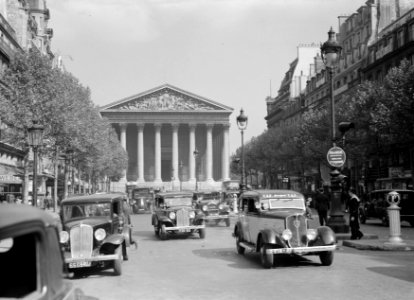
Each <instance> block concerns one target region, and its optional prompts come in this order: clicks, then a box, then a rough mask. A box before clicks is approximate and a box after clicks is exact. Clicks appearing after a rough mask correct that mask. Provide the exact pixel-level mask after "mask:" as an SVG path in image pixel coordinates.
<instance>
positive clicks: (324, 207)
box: [315, 188, 329, 226]
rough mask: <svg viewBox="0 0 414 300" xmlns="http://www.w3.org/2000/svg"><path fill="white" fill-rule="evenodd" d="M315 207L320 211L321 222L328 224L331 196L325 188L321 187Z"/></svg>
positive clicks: (321, 223)
mask: <svg viewBox="0 0 414 300" xmlns="http://www.w3.org/2000/svg"><path fill="white" fill-rule="evenodd" d="M315 208H316V210H317V211H318V216H319V224H320V225H321V226H323V225H326V224H327V223H328V210H329V198H328V196H327V195H326V194H325V191H324V189H323V188H320V189H319V192H318V194H317V195H316V198H315Z"/></svg>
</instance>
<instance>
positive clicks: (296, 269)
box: [73, 215, 414, 300]
mask: <svg viewBox="0 0 414 300" xmlns="http://www.w3.org/2000/svg"><path fill="white" fill-rule="evenodd" d="M313 221H314V222H317V220H313ZM132 222H133V224H134V232H133V235H134V237H135V238H136V239H137V240H138V243H139V248H138V250H134V249H131V250H130V260H129V261H126V262H124V264H123V271H124V272H123V274H122V276H113V275H112V271H109V270H108V271H103V272H98V273H96V274H88V273H86V274H85V277H84V278H76V279H73V282H74V283H75V284H76V285H77V286H79V287H81V288H82V289H83V290H84V292H85V293H86V294H88V295H92V296H96V297H99V298H100V299H103V300H112V299H123V300H127V299H275V298H279V299H303V298H306V299H307V300H309V299H339V300H341V299H346V300H349V299H355V300H358V299H363V300H367V299H380V300H382V299H392V300H395V299H414V259H413V258H414V252H388V251H361V250H357V249H354V248H349V247H340V248H339V250H337V251H336V254H335V260H334V263H333V265H332V266H330V267H324V266H321V265H320V262H319V258H317V257H307V258H300V257H299V258H298V257H296V258H290V257H283V258H281V259H280V260H279V262H278V265H277V267H276V268H273V269H270V270H265V269H263V268H262V267H261V264H260V258H259V256H258V255H257V254H251V253H249V254H246V255H245V256H240V255H238V254H237V253H236V251H235V242H234V239H233V238H232V237H231V229H232V227H230V228H228V227H225V226H220V227H208V228H207V236H206V239H204V240H200V239H199V238H198V236H193V237H189V238H184V237H176V238H171V239H170V240H167V241H160V240H158V239H157V238H156V237H155V235H154V232H153V229H152V227H151V226H150V215H133V216H132ZM363 226H364V227H363V230H364V231H368V229H370V230H371V229H372V230H375V231H377V230H379V231H381V232H385V230H386V228H383V227H380V226H379V225H378V226H377V225H375V224H373V225H370V224H367V225H363ZM406 229H407V232H408V231H409V232H410V234H411V232H412V231H414V230H413V229H412V228H409V227H407V228H406ZM413 234H414V233H413Z"/></svg>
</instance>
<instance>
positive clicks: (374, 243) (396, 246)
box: [342, 239, 414, 251]
mask: <svg viewBox="0 0 414 300" xmlns="http://www.w3.org/2000/svg"><path fill="white" fill-rule="evenodd" d="M342 246H344V247H351V248H355V249H358V250H374V251H414V241H413V240H405V241H404V240H403V241H402V242H401V243H391V242H389V241H388V240H383V239H361V240H343V241H342Z"/></svg>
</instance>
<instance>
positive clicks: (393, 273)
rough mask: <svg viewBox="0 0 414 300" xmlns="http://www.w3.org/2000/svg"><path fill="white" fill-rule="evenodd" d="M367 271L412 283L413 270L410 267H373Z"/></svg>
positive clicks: (413, 279) (413, 280)
mask: <svg viewBox="0 0 414 300" xmlns="http://www.w3.org/2000/svg"><path fill="white" fill-rule="evenodd" d="M367 270H369V271H372V272H374V273H378V274H381V275H385V276H388V277H392V278H397V279H400V280H405V281H408V282H414V270H413V269H412V267H411V266H391V267H373V268H367Z"/></svg>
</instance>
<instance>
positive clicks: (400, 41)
mask: <svg viewBox="0 0 414 300" xmlns="http://www.w3.org/2000/svg"><path fill="white" fill-rule="evenodd" d="M402 45H404V30H402V29H401V30H400V31H398V33H397V47H401V46H402Z"/></svg>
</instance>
